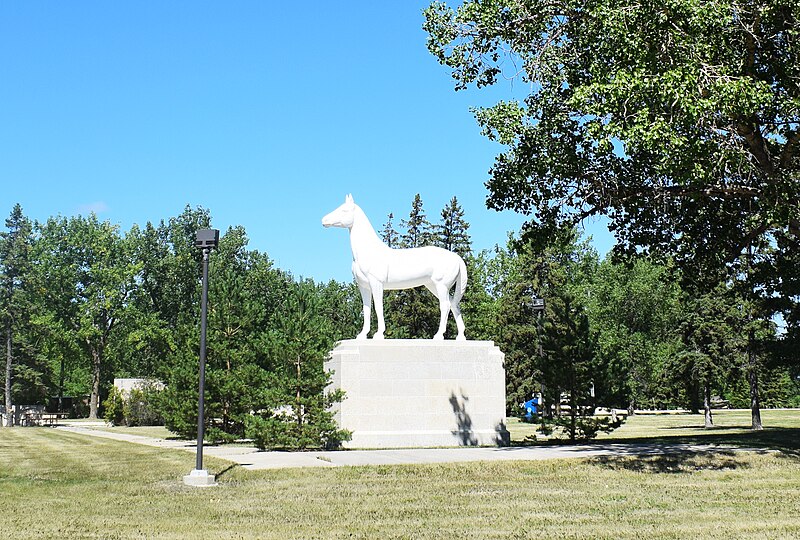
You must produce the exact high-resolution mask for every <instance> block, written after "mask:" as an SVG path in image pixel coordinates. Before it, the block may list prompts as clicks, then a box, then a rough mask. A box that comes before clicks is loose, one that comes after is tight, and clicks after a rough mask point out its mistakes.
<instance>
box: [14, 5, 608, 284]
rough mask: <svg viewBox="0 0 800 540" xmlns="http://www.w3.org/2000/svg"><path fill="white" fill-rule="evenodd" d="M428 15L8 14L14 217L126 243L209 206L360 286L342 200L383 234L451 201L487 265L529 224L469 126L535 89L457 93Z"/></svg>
mask: <svg viewBox="0 0 800 540" xmlns="http://www.w3.org/2000/svg"><path fill="white" fill-rule="evenodd" d="M426 5H427V2H424V1H422V2H418V1H416V0H413V1H409V0H403V1H399V0H389V1H384V2H374V1H372V2H367V1H350V2H323V1H311V2H305V3H302V4H300V3H291V2H282V3H277V2H225V3H223V2H196V1H195V2H176V1H175V2H114V3H111V2H89V1H82V2H55V1H51V2H21V1H17V2H12V1H7V2H2V3H0V74H2V80H0V185H2V189H1V190H0V193H2V195H0V203H1V204H0V213H2V214H3V215H7V214H8V212H10V210H11V207H12V206H13V204H14V203H16V202H19V203H20V204H21V205H22V207H23V210H24V211H25V213H26V214H27V215H28V216H29V217H31V218H33V219H38V220H44V219H46V218H47V217H48V216H51V215H57V214H61V215H65V216H69V215H74V214H78V213H83V214H86V213H88V212H90V211H94V212H96V213H97V215H98V216H99V217H100V218H101V219H107V220H109V221H111V222H113V223H117V224H119V225H120V227H121V228H122V230H126V229H128V228H129V227H130V226H131V225H132V224H134V223H139V224H144V223H146V222H147V221H153V222H157V221H158V220H160V219H164V218H168V217H170V216H174V215H177V214H179V213H180V212H181V211H182V209H183V208H184V207H185V206H186V205H187V204H189V205H192V206H196V205H201V206H204V207H207V208H209V209H211V212H212V216H213V225H214V227H216V228H220V229H222V230H223V231H224V230H225V229H226V228H227V227H228V226H230V225H237V224H241V225H243V226H244V227H245V228H246V230H247V232H248V236H249V238H250V247H251V248H254V249H258V250H260V251H263V252H266V253H267V254H269V256H270V257H271V258H272V259H273V260H275V262H276V264H277V265H278V266H279V267H281V268H283V269H286V270H289V271H291V272H292V273H293V274H295V275H296V276H305V277H313V278H314V279H317V280H328V279H337V280H340V281H349V280H350V253H349V244H348V241H347V233H346V232H345V231H343V230H330V229H324V228H323V227H322V226H321V225H320V219H321V217H322V216H323V215H324V214H326V213H327V212H328V211H330V210H332V209H333V208H335V207H336V206H338V205H339V204H340V203H341V202H343V201H344V197H345V195H346V194H347V193H352V194H353V196H354V198H355V200H356V202H357V203H358V204H359V205H360V206H361V207H362V208H363V209H364V211H365V212H366V213H367V215H368V216H369V217H370V219H371V221H372V224H373V225H374V226H375V227H376V228H380V227H381V225H382V224H383V223H384V222H385V221H386V216H387V215H388V213H389V212H393V213H394V214H395V216H396V220H397V221H399V219H400V218H402V217H407V215H408V212H409V210H410V206H411V201H412V200H413V198H414V195H415V194H416V193H420V194H421V196H422V199H423V201H424V205H425V210H426V212H427V214H428V217H429V218H430V219H432V220H433V219H437V218H438V216H439V212H440V211H441V209H442V208H443V207H444V206H445V204H446V203H447V202H448V201H449V199H450V198H451V197H452V196H453V195H455V196H457V197H458V199H459V201H460V202H461V204H462V206H463V208H464V210H465V217H466V219H467V221H469V222H470V224H471V228H470V233H471V234H472V238H473V243H474V246H475V248H476V249H483V248H491V247H492V246H493V245H494V244H497V243H500V244H503V243H504V242H505V239H506V235H507V232H508V231H515V230H518V229H519V226H520V225H521V224H522V223H523V221H524V219H525V218H524V216H520V215H516V214H514V213H511V212H504V213H498V212H494V211H490V210H487V209H486V206H485V199H486V196H487V191H486V188H485V187H484V182H485V181H486V179H487V171H488V169H489V167H490V166H491V164H492V162H493V158H494V156H495V155H496V154H497V153H498V152H500V151H501V150H502V147H500V146H498V145H496V144H493V143H491V142H489V141H487V140H486V139H485V138H483V137H482V136H481V135H480V133H479V130H478V127H477V125H476V124H475V121H474V118H473V117H472V114H471V113H470V112H469V108H470V107H471V106H480V105H489V104H491V103H493V102H495V101H497V100H499V99H513V98H522V97H523V96H524V95H525V91H526V88H525V87H524V85H521V84H520V83H519V82H517V83H514V84H512V83H511V82H503V83H501V84H499V85H498V86H497V87H495V88H492V89H489V90H481V91H475V90H469V91H466V92H464V91H462V92H455V91H454V90H453V84H452V81H451V79H450V76H449V73H448V71H447V70H446V69H445V68H443V67H442V66H440V65H439V64H438V63H437V62H436V61H435V59H434V58H433V57H432V56H431V55H430V54H429V53H428V52H427V50H426V48H425V33H424V32H423V31H422V29H421V25H422V15H421V11H422V9H423V8H424V7H425V6H426ZM397 221H396V222H397ZM586 230H587V232H588V233H591V234H592V235H593V236H594V238H595V245H596V247H597V248H598V250H599V251H600V252H601V254H602V253H604V252H605V251H606V250H608V249H609V247H610V245H611V243H612V242H613V238H612V237H611V236H610V235H609V234H608V232H607V231H606V230H605V228H604V227H602V226H600V225H599V224H591V223H589V224H587V225H586Z"/></svg>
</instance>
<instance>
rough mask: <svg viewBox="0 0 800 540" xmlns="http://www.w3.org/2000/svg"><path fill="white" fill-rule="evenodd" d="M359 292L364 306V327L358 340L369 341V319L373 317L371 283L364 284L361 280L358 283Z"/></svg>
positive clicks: (357, 337)
mask: <svg viewBox="0 0 800 540" xmlns="http://www.w3.org/2000/svg"><path fill="white" fill-rule="evenodd" d="M358 291H359V292H360V293H361V304H362V305H363V306H364V326H363V327H362V328H361V332H360V333H359V334H358V335H357V336H356V339H367V334H369V322H370V320H369V319H370V316H371V315H372V291H371V290H370V288H369V283H362V282H361V281H360V280H359V281H358Z"/></svg>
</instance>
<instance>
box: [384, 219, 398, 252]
mask: <svg viewBox="0 0 800 540" xmlns="http://www.w3.org/2000/svg"><path fill="white" fill-rule="evenodd" d="M393 219H394V214H393V213H391V212H389V216H388V217H387V218H386V223H385V224H384V225H383V229H382V230H381V239H382V240H383V242H384V243H385V244H386V245H387V246H389V247H390V248H396V247H398V242H399V241H400V235H399V234H397V231H396V230H394V224H393V223H392V220H393Z"/></svg>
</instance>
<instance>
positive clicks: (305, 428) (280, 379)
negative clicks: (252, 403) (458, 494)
mask: <svg viewBox="0 0 800 540" xmlns="http://www.w3.org/2000/svg"><path fill="white" fill-rule="evenodd" d="M289 291H290V292H289V295H288V296H287V298H286V303H285V304H284V306H283V309H282V310H281V311H279V312H278V313H276V318H275V320H274V322H275V323H276V327H277V332H275V333H274V335H273V337H274V340H273V343H272V345H273V347H272V350H271V351H270V355H271V357H272V358H273V361H274V362H275V367H276V372H275V375H274V377H272V378H271V379H270V383H271V387H270V388H269V389H268V390H267V391H265V392H263V393H262V401H261V402H260V403H258V404H257V406H256V407H255V408H254V410H256V411H257V413H256V414H255V415H251V416H250V417H249V418H248V419H247V434H248V437H250V438H252V439H253V440H254V441H255V442H256V444H257V445H258V446H259V447H260V448H262V449H263V448H299V449H303V448H309V447H311V448H319V447H323V448H333V447H337V446H339V444H340V443H341V442H342V441H343V440H347V439H348V438H349V433H348V432H346V431H343V430H339V429H338V428H337V427H336V425H335V423H334V421H333V413H332V412H331V411H330V406H331V405H332V404H333V403H334V402H336V401H339V400H341V399H342V397H343V395H342V393H341V391H339V392H334V393H326V392H325V388H326V386H327V385H328V384H329V383H330V374H329V373H326V372H325V371H324V369H323V362H324V360H325V358H326V357H327V355H328V352H329V351H330V350H331V348H332V347H333V344H334V335H335V334H336V330H335V329H334V327H333V326H332V324H331V321H330V320H329V319H328V318H327V317H325V316H324V315H323V310H322V309H321V308H322V306H321V305H320V299H321V296H322V295H321V294H320V292H321V291H320V288H319V287H317V286H316V285H315V284H314V283H313V282H312V281H301V282H299V283H295V284H294V285H293V286H292V287H291V288H290V290H289Z"/></svg>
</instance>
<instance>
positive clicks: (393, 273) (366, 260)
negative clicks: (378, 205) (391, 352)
mask: <svg viewBox="0 0 800 540" xmlns="http://www.w3.org/2000/svg"><path fill="white" fill-rule="evenodd" d="M322 224H323V225H324V226H325V227H342V228H344V229H350V248H351V249H352V250H353V276H355V278H356V281H357V282H358V288H359V290H360V291H361V300H362V302H363V304H364V327H363V328H362V330H361V333H359V334H358V336H357V337H356V339H366V337H367V333H368V332H369V327H370V314H371V311H372V299H373V298H374V299H375V314H376V315H377V316H378V329H377V331H376V332H375V334H374V335H373V336H372V339H383V333H384V331H385V330H386V324H385V323H384V320H383V291H384V290H396V289H411V288H413V287H419V286H420V285H424V286H425V287H426V288H427V289H428V290H429V291H431V292H432V293H433V294H435V295H436V297H437V298H438V299H439V309H440V310H441V317H440V318H439V330H438V331H437V332H436V335H434V336H433V339H444V331H445V327H446V326H447V317H448V315H449V312H450V311H452V312H453V317H455V320H456V326H457V327H458V337H456V339H457V340H464V339H466V338H465V337H464V320H463V319H462V318H461V310H460V309H459V307H458V304H459V302H460V301H461V297H462V296H464V289H465V288H466V286H467V266H466V265H465V264H464V261H463V260H462V259H461V257H459V256H458V255H457V254H455V253H453V252H451V251H447V250H446V249H442V248H440V247H435V246H425V247H420V248H411V249H392V248H390V247H389V246H387V245H386V244H384V243H383V241H382V240H381V239H380V238H379V237H378V235H377V234H376V233H375V229H373V228H372V225H371V224H370V222H369V219H367V216H366V214H364V212H363V210H361V208H359V206H358V205H357V204H356V203H355V202H353V196H352V195H348V196H347V197H346V198H345V200H344V204H343V205H341V206H340V207H339V208H337V209H336V210H334V211H333V212H331V213H330V214H328V215H327V216H325V217H324V218H322ZM453 284H455V286H456V287H455V292H454V293H453V296H452V297H451V296H450V288H451V287H452V286H453Z"/></svg>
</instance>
